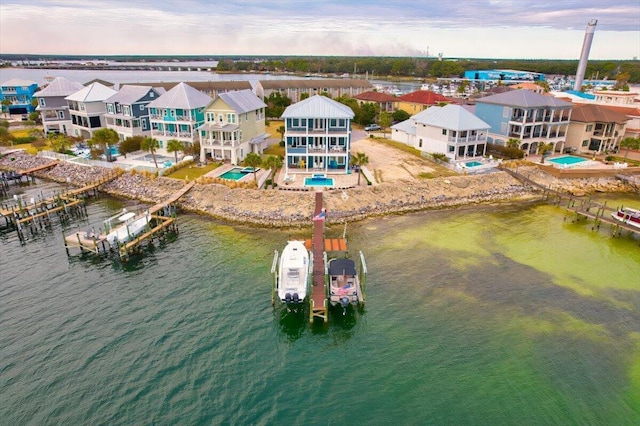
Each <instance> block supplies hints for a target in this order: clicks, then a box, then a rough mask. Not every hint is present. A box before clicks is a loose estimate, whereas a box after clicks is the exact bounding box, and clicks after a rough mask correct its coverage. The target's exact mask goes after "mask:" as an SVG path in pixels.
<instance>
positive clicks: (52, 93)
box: [33, 77, 84, 136]
mask: <svg viewBox="0 0 640 426" xmlns="http://www.w3.org/2000/svg"><path fill="white" fill-rule="evenodd" d="M83 88H84V86H83V85H82V84H81V83H78V82H73V81H69V80H68V79H66V78H65V77H56V78H55V79H53V80H52V81H51V83H49V84H48V85H46V86H45V87H44V88H43V89H42V90H39V91H37V92H36V93H34V94H33V97H34V98H35V99H36V100H37V101H38V106H37V107H36V111H39V112H40V118H41V119H42V127H43V130H44V133H45V134H51V133H60V134H64V135H67V136H73V134H74V132H73V128H72V126H71V114H70V113H69V103H68V102H67V100H66V97H67V96H69V95H71V94H73V93H76V92H77V91H79V90H82V89H83Z"/></svg>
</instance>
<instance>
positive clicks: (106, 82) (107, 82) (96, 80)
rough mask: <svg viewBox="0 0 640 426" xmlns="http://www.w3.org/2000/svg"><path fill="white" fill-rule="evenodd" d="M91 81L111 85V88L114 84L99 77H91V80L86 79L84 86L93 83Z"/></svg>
mask: <svg viewBox="0 0 640 426" xmlns="http://www.w3.org/2000/svg"><path fill="white" fill-rule="evenodd" d="M93 83H100V84H102V85H103V86H107V87H111V88H112V89H113V86H114V84H113V83H112V82H110V81H107V80H103V79H101V78H94V79H93V80H91V81H87V82H86V83H85V84H84V86H88V85H90V84H93Z"/></svg>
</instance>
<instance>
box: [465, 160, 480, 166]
mask: <svg viewBox="0 0 640 426" xmlns="http://www.w3.org/2000/svg"><path fill="white" fill-rule="evenodd" d="M465 165H466V166H467V167H478V166H482V163H481V162H479V161H469V162H468V163H465Z"/></svg>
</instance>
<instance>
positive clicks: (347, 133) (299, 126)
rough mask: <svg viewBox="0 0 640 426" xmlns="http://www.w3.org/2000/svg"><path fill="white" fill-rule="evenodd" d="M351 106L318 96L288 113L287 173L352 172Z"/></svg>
mask: <svg viewBox="0 0 640 426" xmlns="http://www.w3.org/2000/svg"><path fill="white" fill-rule="evenodd" d="M353 117H354V113H353V111H352V110H351V108H349V107H348V106H346V105H344V104H341V103H339V102H336V101H334V100H333V99H329V98H328V97H326V96H321V95H315V96H312V97H310V98H307V99H305V100H303V101H300V102H298V103H295V104H293V105H289V106H288V107H287V109H285V110H284V113H283V114H282V118H283V119H284V120H285V134H284V138H285V141H286V145H285V151H286V154H285V157H286V158H285V162H284V167H285V173H296V172H298V173H305V172H306V173H308V172H316V171H322V172H329V173H343V174H346V173H348V172H349V153H350V149H351V120H352V119H353Z"/></svg>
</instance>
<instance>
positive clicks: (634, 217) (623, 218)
mask: <svg viewBox="0 0 640 426" xmlns="http://www.w3.org/2000/svg"><path fill="white" fill-rule="evenodd" d="M611 217H612V218H614V219H615V220H617V221H619V222H622V223H625V224H627V225H631V226H633V227H635V228H638V229H640V210H636V209H630V208H622V209H618V210H617V211H615V212H613V213H611Z"/></svg>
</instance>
